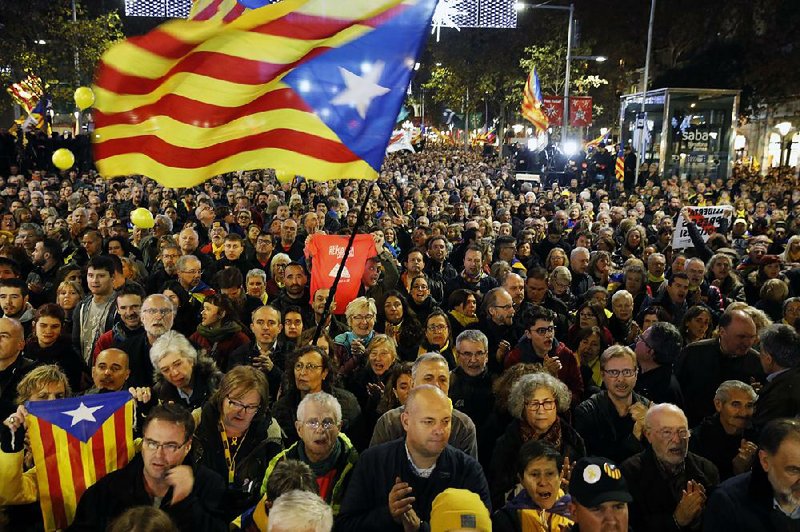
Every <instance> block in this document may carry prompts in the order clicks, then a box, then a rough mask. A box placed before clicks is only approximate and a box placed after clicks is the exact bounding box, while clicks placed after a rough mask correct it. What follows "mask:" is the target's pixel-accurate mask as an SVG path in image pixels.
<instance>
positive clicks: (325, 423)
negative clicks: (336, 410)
mask: <svg viewBox="0 0 800 532" xmlns="http://www.w3.org/2000/svg"><path fill="white" fill-rule="evenodd" d="M303 424H304V425H305V426H306V427H308V428H310V429H311V430H319V429H320V428H321V429H322V430H331V429H332V428H334V427H338V426H339V424H338V423H336V422H335V421H334V420H332V419H323V420H322V421H320V420H318V419H309V420H308V421H304V422H303Z"/></svg>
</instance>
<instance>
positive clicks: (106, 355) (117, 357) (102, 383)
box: [86, 347, 131, 394]
mask: <svg viewBox="0 0 800 532" xmlns="http://www.w3.org/2000/svg"><path fill="white" fill-rule="evenodd" d="M130 375H131V370H130V367H129V365H128V354H127V353H125V351H123V350H122V349H117V348H115V347H112V348H110V349H104V350H103V351H100V353H98V354H97V358H96V359H95V362H94V366H92V382H94V388H92V389H91V390H89V391H88V392H86V393H89V394H91V393H101V392H118V391H120V390H122V388H123V386H125V383H126V382H127V380H128V377H130Z"/></svg>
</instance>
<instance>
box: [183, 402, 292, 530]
mask: <svg viewBox="0 0 800 532" xmlns="http://www.w3.org/2000/svg"><path fill="white" fill-rule="evenodd" d="M219 419H220V411H219V409H218V408H217V406H216V405H215V404H214V403H212V402H209V403H206V405H205V406H204V407H203V412H202V414H201V415H200V423H199V424H198V425H197V430H195V433H194V439H193V440H192V453H193V457H194V460H195V461H196V463H198V464H202V465H204V466H206V467H207V468H209V469H210V470H212V471H213V472H215V473H216V474H217V475H219V476H221V477H222V478H223V479H224V480H225V481H226V482H227V480H228V464H227V462H226V460H225V450H224V447H223V445H222V436H221V434H220V431H219ZM273 423H277V422H276V421H275V420H274V419H272V416H270V415H269V411H268V410H267V412H266V413H261V412H259V414H257V415H256V417H254V418H253V421H252V423H251V424H250V428H249V429H248V431H247V434H246V435H245V436H244V437H243V438H240V439H239V447H238V449H237V450H236V451H235V453H236V455H235V459H234V460H235V467H234V480H233V483H232V484H228V485H227V489H226V490H225V494H224V495H223V497H224V502H225V505H224V508H225V510H224V511H225V514H226V516H228V517H229V518H230V519H231V520H232V519H233V518H234V517H236V516H237V515H239V514H241V513H242V512H243V511H245V510H247V509H248V508H250V507H251V506H253V505H254V504H255V503H256V502H258V499H259V497H260V493H259V489H260V488H261V481H262V479H263V478H264V473H265V472H266V470H267V465H269V461H270V460H272V458H273V457H274V456H276V455H277V454H278V453H280V452H281V451H282V450H283V443H282V442H281V438H280V436H279V435H280V431H279V430H278V429H277V427H272V430H270V425H271V424H273Z"/></svg>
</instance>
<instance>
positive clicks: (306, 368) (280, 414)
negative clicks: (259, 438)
mask: <svg viewBox="0 0 800 532" xmlns="http://www.w3.org/2000/svg"><path fill="white" fill-rule="evenodd" d="M336 379H337V373H336V365H335V362H334V359H333V358H332V357H331V356H330V355H329V354H328V352H327V351H326V350H324V349H322V348H320V347H318V346H312V345H309V346H305V347H301V348H299V349H297V350H296V351H294V352H292V353H291V354H289V356H288V357H287V360H286V371H285V372H284V374H283V384H282V385H281V396H280V398H279V399H278V400H277V401H276V402H275V409H274V414H275V419H277V420H278V423H279V424H280V426H281V428H282V429H283V431H284V434H285V435H286V438H285V441H286V443H287V444H289V443H294V442H296V441H297V439H298V438H299V435H298V433H297V427H296V426H295V422H296V421H297V417H296V416H297V406H298V405H299V404H300V401H301V400H302V399H303V398H304V397H305V396H306V395H308V394H310V393H317V392H322V391H324V392H327V393H329V394H331V395H333V396H334V397H336V399H337V400H338V401H339V404H340V405H341V407H342V431H343V432H345V433H346V434H347V435H348V436H350V439H351V440H353V441H354V442H362V441H363V440H362V438H363V434H364V431H363V429H362V419H361V407H359V406H358V400H357V399H356V397H355V395H353V394H352V393H351V392H349V391H347V390H345V389H344V388H340V387H339V386H338V385H337V381H336ZM359 445H360V444H356V446H357V447H359ZM359 448H363V446H362V447H359Z"/></svg>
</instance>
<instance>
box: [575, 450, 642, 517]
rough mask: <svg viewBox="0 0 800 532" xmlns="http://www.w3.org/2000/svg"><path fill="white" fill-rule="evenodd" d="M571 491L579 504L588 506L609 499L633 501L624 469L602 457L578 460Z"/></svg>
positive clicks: (593, 505) (590, 506) (599, 503)
mask: <svg viewBox="0 0 800 532" xmlns="http://www.w3.org/2000/svg"><path fill="white" fill-rule="evenodd" d="M569 493H570V495H572V497H573V498H574V499H575V500H576V501H577V502H578V504H580V505H581V506H586V507H587V508H592V507H595V506H599V505H601V504H603V503H604V502H608V501H619V502H631V501H633V497H631V494H630V492H629V491H628V485H627V484H626V483H625V478H624V477H623V476H622V471H620V470H619V468H618V467H617V465H616V464H615V463H614V462H612V461H611V460H608V459H607V458H602V457H588V458H581V459H580V460H578V463H577V464H575V468H574V469H573V470H572V476H571V477H570V481H569Z"/></svg>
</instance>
